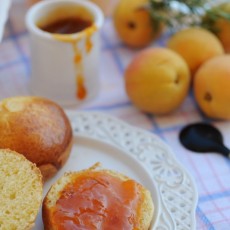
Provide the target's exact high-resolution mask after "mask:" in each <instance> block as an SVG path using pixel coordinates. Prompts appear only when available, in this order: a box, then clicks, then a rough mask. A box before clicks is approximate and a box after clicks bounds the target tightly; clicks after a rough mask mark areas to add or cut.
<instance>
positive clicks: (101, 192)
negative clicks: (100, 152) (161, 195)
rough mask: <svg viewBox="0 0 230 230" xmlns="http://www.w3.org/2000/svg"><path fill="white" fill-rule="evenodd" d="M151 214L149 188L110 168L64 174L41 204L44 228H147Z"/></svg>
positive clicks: (92, 168) (115, 229)
mask: <svg viewBox="0 0 230 230" xmlns="http://www.w3.org/2000/svg"><path fill="white" fill-rule="evenodd" d="M153 213H154V204H153V199H152V197H151V194H150V192H149V190H147V189H146V188H145V187H144V186H142V185H141V184H140V183H138V182H136V181H134V180H132V179H130V178H129V177H127V176H125V175H123V174H120V173H117V172H115V171H112V170H106V169H97V168H95V167H91V168H89V169H86V170H82V171H78V172H69V173H65V174H64V175H63V176H62V177H61V178H60V179H59V180H58V181H56V182H55V183H54V184H53V185H52V187H51V188H50V190H49V191H48V193H47V195H46V197H45V199H44V201H43V207H42V216H43V223H44V229H45V230H57V229H89V230H107V229H109V230H118V229H125V230H133V229H135V230H148V229H149V227H150V225H151V222H152V218H153Z"/></svg>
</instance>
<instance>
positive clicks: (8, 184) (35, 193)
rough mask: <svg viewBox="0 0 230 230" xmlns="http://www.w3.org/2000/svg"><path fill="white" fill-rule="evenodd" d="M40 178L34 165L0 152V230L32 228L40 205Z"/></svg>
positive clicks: (4, 151) (17, 156)
mask: <svg viewBox="0 0 230 230" xmlns="http://www.w3.org/2000/svg"><path fill="white" fill-rule="evenodd" d="M42 188H43V184H42V175H41V172H40V170H39V169H38V168H37V167H36V165H35V164H33V163H31V162H30V161H28V160H27V159H26V158H25V157H24V156H23V155H21V154H19V153H17V152H14V151H11V150H9V149H0V229H1V230H13V229H14V230H28V229H32V227H33V225H34V222H35V219H36V216H37V214H38V210H39V208H40V205H41V202H42Z"/></svg>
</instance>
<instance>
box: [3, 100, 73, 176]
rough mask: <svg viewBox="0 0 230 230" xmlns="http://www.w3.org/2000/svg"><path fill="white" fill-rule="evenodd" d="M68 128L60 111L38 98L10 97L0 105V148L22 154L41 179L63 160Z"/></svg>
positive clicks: (68, 145)
mask: <svg viewBox="0 0 230 230" xmlns="http://www.w3.org/2000/svg"><path fill="white" fill-rule="evenodd" d="M71 147H72V129H71V126H70V122H69V120H68V118H67V116H66V114H65V113H64V111H63V109H62V108H61V107H60V106H59V105H57V104H56V103H54V102H52V101H50V100H47V99H45V98H40V97H30V96H28V97H12V98H6V99H4V100H2V101H1V102H0V148H9V149H11V150H14V151H16V152H19V153H21V154H23V155H24V156H25V157H26V158H27V159H28V160H30V161H31V162H33V163H35V164H36V165H37V166H38V167H39V168H40V170H41V172H42V175H43V180H47V179H48V178H49V177H51V176H53V175H54V174H55V173H56V172H57V171H58V170H59V169H60V168H61V167H62V165H63V164H64V163H65V161H66V160H67V158H68V156H69V153H70V150H71Z"/></svg>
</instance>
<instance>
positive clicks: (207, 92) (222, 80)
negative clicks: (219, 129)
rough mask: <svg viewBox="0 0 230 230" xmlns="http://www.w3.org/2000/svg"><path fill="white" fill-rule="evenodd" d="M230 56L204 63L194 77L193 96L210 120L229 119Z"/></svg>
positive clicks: (222, 56) (219, 57)
mask: <svg viewBox="0 0 230 230" xmlns="http://www.w3.org/2000/svg"><path fill="white" fill-rule="evenodd" d="M229 63H230V55H221V56H218V57H214V58H212V59H210V60H208V61H207V62H205V63H204V64H203V65H202V66H201V67H200V68H199V70H198V71H197V73H196V75H195V76H194V95H195V98H196V101H197V103H198V105H199V106H200V109H201V110H202V111H203V112H204V114H206V115H207V116H208V117H210V118H217V119H230V90H229V89H230V64H229Z"/></svg>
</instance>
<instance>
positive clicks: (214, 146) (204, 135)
mask: <svg viewBox="0 0 230 230" xmlns="http://www.w3.org/2000/svg"><path fill="white" fill-rule="evenodd" d="M179 138H180V142H181V143H182V145H183V146H184V147H185V148H187V149H189V150H192V151H195V152H200V153H205V152H217V153H221V154H222V155H224V156H225V157H228V158H230V150H229V149H228V148H227V147H226V146H224V144H223V137H222V134H221V133H220V131H219V130H218V129H217V128H215V127H214V126H212V125H210V124H207V123H194V124H190V125H188V126H185V127H184V128H183V129H182V130H181V132H180V134H179Z"/></svg>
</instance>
